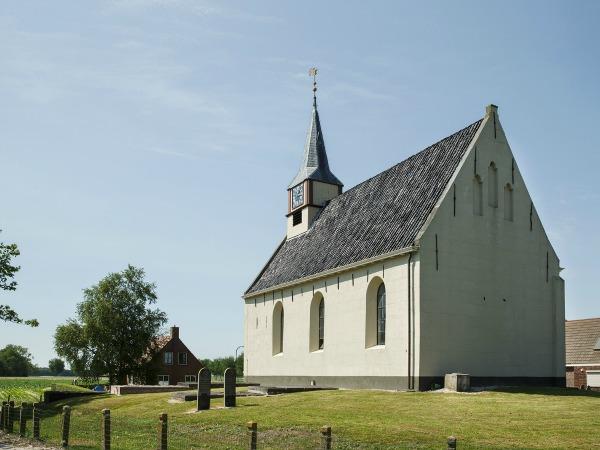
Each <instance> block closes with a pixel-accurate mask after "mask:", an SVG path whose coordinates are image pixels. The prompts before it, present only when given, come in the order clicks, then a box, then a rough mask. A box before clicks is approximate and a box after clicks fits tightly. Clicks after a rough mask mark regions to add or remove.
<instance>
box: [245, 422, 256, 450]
mask: <svg viewBox="0 0 600 450" xmlns="http://www.w3.org/2000/svg"><path fill="white" fill-rule="evenodd" d="M246 426H247V427H248V448H249V449H250V450H256V444H257V442H258V431H257V429H258V427H257V425H256V422H248V423H247V424H246Z"/></svg>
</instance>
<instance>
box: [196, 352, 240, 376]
mask: <svg viewBox="0 0 600 450" xmlns="http://www.w3.org/2000/svg"><path fill="white" fill-rule="evenodd" d="M200 363H202V365H203V366H204V367H206V368H208V369H209V370H210V373H211V374H213V375H218V376H222V375H223V374H224V373H225V369H227V368H229V367H233V368H235V373H236V375H237V376H238V377H241V376H243V374H244V354H243V353H241V354H240V355H238V357H237V360H236V359H234V357H233V356H224V357H221V358H215V359H203V360H201V361H200Z"/></svg>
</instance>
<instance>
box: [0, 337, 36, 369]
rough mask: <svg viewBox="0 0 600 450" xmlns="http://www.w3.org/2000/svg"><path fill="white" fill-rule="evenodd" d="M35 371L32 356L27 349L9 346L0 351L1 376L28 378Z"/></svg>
mask: <svg viewBox="0 0 600 450" xmlns="http://www.w3.org/2000/svg"><path fill="white" fill-rule="evenodd" d="M33 369H34V366H33V363H32V362H31V354H30V353H29V350H27V349H26V348H25V347H21V346H20V345H12V344H9V345H7V346H6V347H4V348H3V349H2V350H0V375H2V376H5V377H26V376H28V375H29V374H30V373H31V372H32V371H33Z"/></svg>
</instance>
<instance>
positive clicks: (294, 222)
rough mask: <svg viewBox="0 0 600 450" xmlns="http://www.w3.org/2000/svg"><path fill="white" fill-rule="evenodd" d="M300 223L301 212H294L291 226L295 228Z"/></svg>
mask: <svg viewBox="0 0 600 450" xmlns="http://www.w3.org/2000/svg"><path fill="white" fill-rule="evenodd" d="M301 223H302V210H299V211H296V212H294V214H293V215H292V225H293V226H296V225H299V224H301Z"/></svg>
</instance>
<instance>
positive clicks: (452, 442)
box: [448, 436, 456, 450]
mask: <svg viewBox="0 0 600 450" xmlns="http://www.w3.org/2000/svg"><path fill="white" fill-rule="evenodd" d="M455 448H456V438H455V437H454V436H450V437H449V438H448V450H454V449H455Z"/></svg>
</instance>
